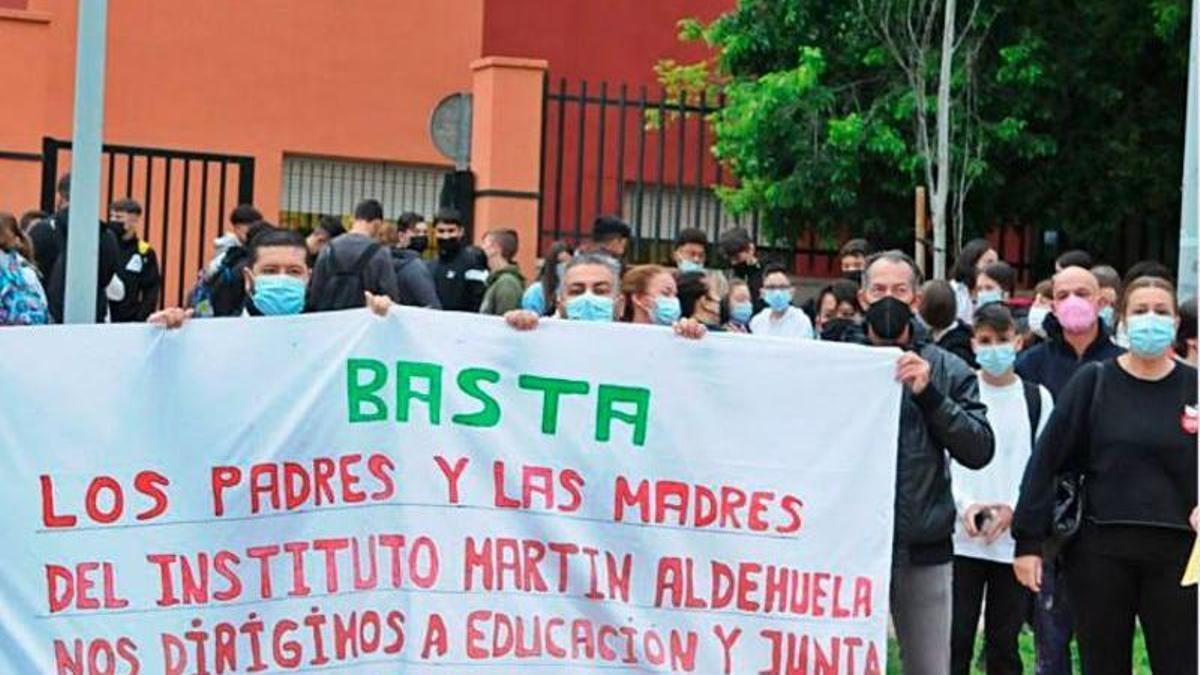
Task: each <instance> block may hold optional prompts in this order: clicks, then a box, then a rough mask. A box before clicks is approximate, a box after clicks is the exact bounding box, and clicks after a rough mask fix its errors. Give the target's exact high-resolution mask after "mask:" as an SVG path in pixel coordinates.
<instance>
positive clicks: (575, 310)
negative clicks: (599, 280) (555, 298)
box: [567, 293, 613, 321]
mask: <svg viewBox="0 0 1200 675" xmlns="http://www.w3.org/2000/svg"><path fill="white" fill-rule="evenodd" d="M567 318H568V319H570V320H572V321H612V320H613V299H612V298H610V297H608V296H607V295H594V294H592V293H584V294H583V295H577V296H575V297H573V298H571V299H570V300H568V301H567Z"/></svg>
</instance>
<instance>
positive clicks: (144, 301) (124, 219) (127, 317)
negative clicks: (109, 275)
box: [108, 199, 162, 323]
mask: <svg viewBox="0 0 1200 675" xmlns="http://www.w3.org/2000/svg"><path fill="white" fill-rule="evenodd" d="M109 227H110V228H111V229H112V231H113V234H114V235H116V237H117V245H118V247H119V248H120V253H121V254H120V257H118V258H117V276H118V277H120V279H121V283H123V284H124V285H125V297H123V298H122V299H121V300H120V301H112V300H110V301H109V303H108V311H109V317H110V319H111V320H112V322H113V323H127V322H142V321H145V320H146V319H147V318H149V317H150V315H151V314H153V313H154V310H156V309H158V297H159V293H160V292H161V291H162V274H161V272H160V271H159V268H158V255H157V254H156V253H155V252H154V249H153V248H152V247H151V246H150V243H149V242H147V241H145V240H143V239H142V237H141V227H142V205H141V204H139V203H137V202H136V201H134V200H132V199H121V200H119V201H116V202H114V203H113V205H112V207H111V208H110V209H109Z"/></svg>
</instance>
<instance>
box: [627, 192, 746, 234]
mask: <svg viewBox="0 0 1200 675" xmlns="http://www.w3.org/2000/svg"><path fill="white" fill-rule="evenodd" d="M622 202H624V203H623V204H622V205H621V209H622V217H623V218H624V219H625V222H627V223H629V226H630V227H631V228H633V236H634V239H637V240H642V241H645V242H651V241H673V240H674V239H675V235H676V233H677V232H678V230H679V229H682V228H686V227H698V228H700V229H701V230H704V231H705V232H707V233H708V240H709V241H710V242H714V243H715V242H716V241H717V238H718V237H719V236H720V235H721V233H722V232H726V231H728V230H732V229H734V228H736V227H744V228H746V229H747V230H748V231H750V232H751V233H752V234H753V236H754V238H755V239H756V240H757V241H758V243H759V244H760V245H763V246H765V245H767V244H768V243H769V242H768V241H767V238H766V237H765V236H764V235H763V233H762V232H760V231H758V230H759V228H758V222H757V221H758V219H757V218H751V217H749V216H734V215H731V214H730V213H729V212H728V211H726V210H725V209H724V208H723V207H722V206H721V201H720V200H719V199H718V198H717V195H716V194H715V193H714V192H713V191H712V190H709V189H701V190H697V189H695V188H689V187H684V188H682V189H680V188H678V187H677V186H674V185H664V186H660V185H655V184H642V185H641V186H640V189H639V186H638V185H637V184H636V183H634V182H631V181H630V182H626V184H625V189H624V191H623V198H622ZM676 223H679V226H678V229H677V228H676Z"/></svg>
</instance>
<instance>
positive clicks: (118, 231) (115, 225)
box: [108, 220, 125, 239]
mask: <svg viewBox="0 0 1200 675" xmlns="http://www.w3.org/2000/svg"><path fill="white" fill-rule="evenodd" d="M108 229H110V230H112V231H113V234H115V235H117V239H121V238H122V237H124V236H125V223H123V222H121V221H119V220H110V221H108Z"/></svg>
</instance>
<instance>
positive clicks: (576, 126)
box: [538, 78, 836, 269]
mask: <svg viewBox="0 0 1200 675" xmlns="http://www.w3.org/2000/svg"><path fill="white" fill-rule="evenodd" d="M542 101H543V103H542V125H543V128H542V160H541V179H540V186H539V193H540V195H541V201H540V203H539V215H538V221H539V229H538V233H539V237H538V239H539V241H538V243H539V250H540V251H545V250H546V248H548V247H549V245H550V243H552V242H553V241H555V240H559V239H569V240H572V241H576V242H578V241H581V240H584V239H586V238H587V237H588V235H589V234H590V232H591V224H592V221H593V220H594V219H595V217H596V216H598V215H601V214H610V213H611V214H618V215H620V216H621V217H622V218H623V219H624V220H625V221H626V222H628V223H629V224H630V226H631V228H632V229H633V240H632V241H631V242H630V244H631V245H630V249H629V255H630V258H631V260H633V261H635V262H657V261H661V260H663V259H665V258H666V257H668V255H669V251H670V248H671V241H672V240H673V239H674V237H675V235H676V233H678V232H679V230H681V229H683V228H687V227H696V228H699V229H702V230H704V231H705V232H707V233H708V236H709V241H710V242H715V241H716V240H717V237H718V236H719V235H720V233H722V232H724V231H726V230H728V229H732V228H734V227H745V228H746V229H748V230H749V231H750V233H751V235H752V236H753V237H754V239H755V240H756V241H758V242H759V247H760V249H764V250H765V251H766V252H767V253H769V254H773V255H775V256H776V257H778V258H780V259H782V260H785V261H787V262H788V263H790V264H791V265H792V266H793V267H801V268H808V269H820V268H827V267H829V266H830V265H831V263H832V261H833V259H834V258H835V257H836V252H835V251H834V250H830V248H828V247H822V246H820V244H819V242H816V241H815V240H813V239H811V238H804V239H801V240H799V241H790V242H775V241H772V240H771V239H770V238H768V237H767V236H766V233H765V232H763V231H762V229H761V228H760V226H759V217H758V214H757V213H755V214H752V215H749V216H745V217H741V216H734V215H732V214H730V213H729V212H728V211H725V210H724V209H723V208H722V206H721V202H720V200H719V199H718V198H717V196H716V192H715V190H714V188H715V187H716V186H721V185H731V184H732V176H730V175H729V172H728V171H727V170H726V168H725V167H724V166H723V165H722V164H721V163H720V162H718V161H717V160H716V159H715V158H714V157H713V155H712V151H711V144H712V142H713V140H714V138H713V134H712V130H711V129H710V127H709V123H708V118H709V116H710V115H712V114H713V113H714V112H717V111H718V110H720V108H721V105H722V103H723V101H722V100H720V99H718V100H716V101H708V100H707V99H706V98H705V97H704V96H701V97H700V98H699V99H698V100H695V101H685V100H681V99H674V100H673V99H672V98H671V97H670V96H668V94H667V92H666V90H664V89H659V90H658V91H655V92H653V93H652V92H651V91H650V90H649V89H648V88H647V87H644V86H642V87H639V88H637V89H636V91H633V90H631V88H630V87H628V86H627V85H624V84H622V85H620V86H617V87H613V86H610V85H609V83H607V82H600V83H599V85H598V86H596V85H593V84H590V83H588V82H586V81H583V82H580V83H579V84H578V86H575V87H572V86H570V85H569V84H568V83H567V80H566V79H565V78H564V79H560V80H559V81H558V82H557V83H556V85H555V86H553V87H552V86H551V83H550V81H549V79H547V80H546V81H545V83H544V85H543V97H542Z"/></svg>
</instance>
